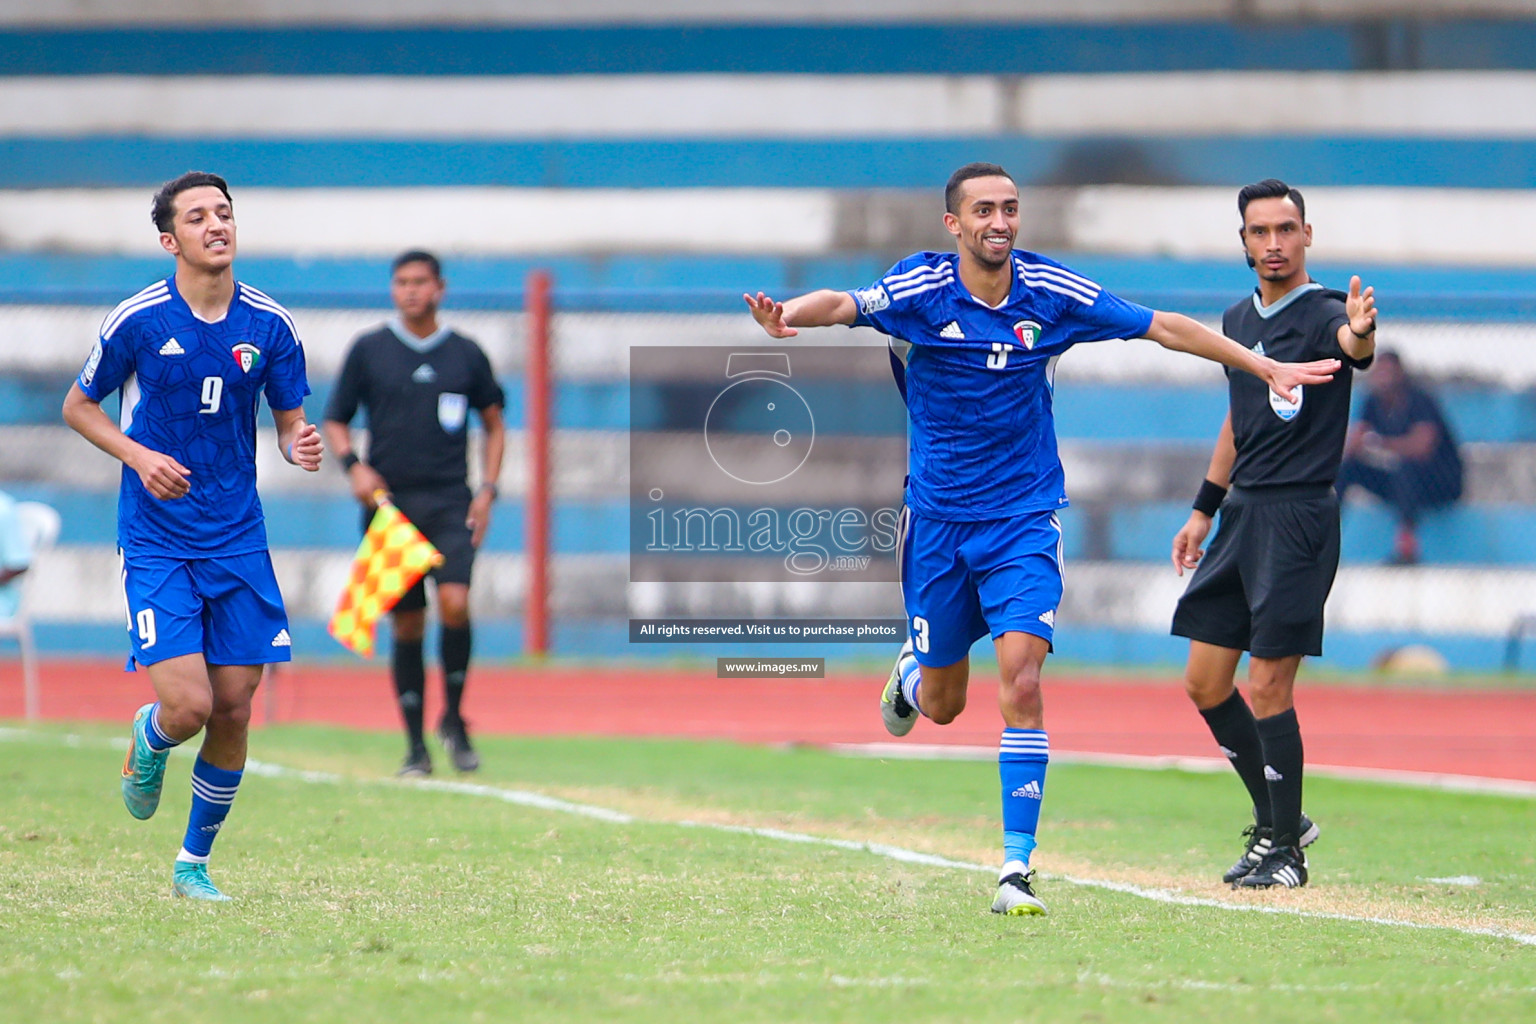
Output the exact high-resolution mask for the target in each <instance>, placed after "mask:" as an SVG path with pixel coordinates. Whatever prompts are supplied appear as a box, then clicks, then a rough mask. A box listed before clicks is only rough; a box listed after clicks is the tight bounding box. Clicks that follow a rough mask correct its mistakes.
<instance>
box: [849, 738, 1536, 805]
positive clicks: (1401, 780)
mask: <svg viewBox="0 0 1536 1024" xmlns="http://www.w3.org/2000/svg"><path fill="white" fill-rule="evenodd" d="M823 749H826V750H830V751H832V752H833V753H835V754H842V755H843V756H845V757H873V758H883V759H888V760H892V761H995V760H997V748H996V747H980V746H972V745H968V744H949V743H830V744H828V745H827V746H826V747H824V748H823ZM1051 761H1052V763H1054V764H1086V765H1096V766H1103V767H1108V768H1135V769H1138V770H1140V771H1180V772H1194V773H1196V774H1202V775H1204V774H1211V773H1221V772H1227V771H1231V770H1232V769H1231V766H1230V765H1229V764H1228V763H1227V762H1226V761H1225V760H1224V759H1222V758H1219V757H1180V756H1177V755H1173V754H1154V755H1147V754H1095V753H1089V752H1084V751H1073V750H1055V749H1052V751H1051ZM1307 775H1308V776H1312V777H1316V778H1324V779H1340V780H1342V781H1345V782H1377V783H1381V784H1383V785H1388V786H1406V787H1408V788H1411V789H1434V790H1440V791H1442V792H1446V793H1485V794H1490V795H1495V796H1514V797H1527V798H1536V782H1526V781H1523V780H1521V779H1494V778H1489V777H1487V776H1483V775H1451V774H1449V773H1445V772H1410V771H1400V770H1397V769H1393V768H1354V767H1350V766H1348V765H1333V764H1308V765H1307Z"/></svg>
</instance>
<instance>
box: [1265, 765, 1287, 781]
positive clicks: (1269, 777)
mask: <svg viewBox="0 0 1536 1024" xmlns="http://www.w3.org/2000/svg"><path fill="white" fill-rule="evenodd" d="M1283 778H1285V776H1284V775H1281V774H1280V773H1279V772H1277V771H1275V770H1274V769H1273V768H1271V767H1270V766H1269V765H1265V766H1264V781H1265V782H1279V781H1280V780H1281V779H1283Z"/></svg>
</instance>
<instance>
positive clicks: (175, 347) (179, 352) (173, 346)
mask: <svg viewBox="0 0 1536 1024" xmlns="http://www.w3.org/2000/svg"><path fill="white" fill-rule="evenodd" d="M160 354H161V355H163V356H184V355H186V354H187V350H186V349H184V348H182V347H181V342H179V341H177V340H176V339H175V338H172V339H171V340H170V341H168V342H166V343H165V344H164V345H161V346H160Z"/></svg>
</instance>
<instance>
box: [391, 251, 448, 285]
mask: <svg viewBox="0 0 1536 1024" xmlns="http://www.w3.org/2000/svg"><path fill="white" fill-rule="evenodd" d="M407 263H425V264H426V265H427V266H428V267H430V268H431V269H432V276H433V277H435V278H437V279H438V280H439V281H441V280H442V279H443V265H442V264H441V263H439V262H438V261H437V257H436V256H433V255H432V254H431V253H429V252H427V251H426V250H425V249H411V250H409V251H407V252H403V253H401V254H400V255H399V256H396V257H395V262H393V263H391V264H390V265H389V274H390V276H391V277H393V276H394V274H395V271H397V270H399V269H400V268H401V267H403V266H405V265H406V264H407Z"/></svg>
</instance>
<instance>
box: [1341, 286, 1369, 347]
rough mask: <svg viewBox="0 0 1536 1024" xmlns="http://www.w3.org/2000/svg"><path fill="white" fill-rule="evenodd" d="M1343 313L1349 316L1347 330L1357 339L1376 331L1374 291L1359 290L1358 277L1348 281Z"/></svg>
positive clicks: (1367, 289)
mask: <svg viewBox="0 0 1536 1024" xmlns="http://www.w3.org/2000/svg"><path fill="white" fill-rule="evenodd" d="M1344 312H1345V313H1347V314H1348V315H1349V329H1350V330H1351V331H1354V332H1355V334H1356V335H1357V336H1358V337H1361V338H1363V337H1365V336H1366V335H1367V334H1370V333H1371V332H1372V331H1374V330H1375V329H1376V289H1375V288H1366V289H1365V290H1364V291H1361V290H1360V275H1359V274H1356V275H1355V276H1354V277H1351V278H1350V279H1349V297H1348V298H1346V299H1345V300H1344Z"/></svg>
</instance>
